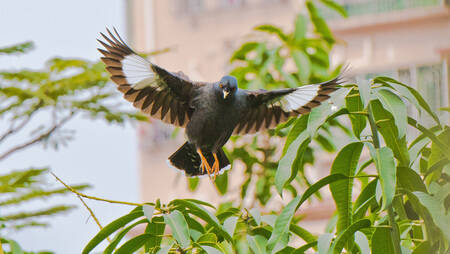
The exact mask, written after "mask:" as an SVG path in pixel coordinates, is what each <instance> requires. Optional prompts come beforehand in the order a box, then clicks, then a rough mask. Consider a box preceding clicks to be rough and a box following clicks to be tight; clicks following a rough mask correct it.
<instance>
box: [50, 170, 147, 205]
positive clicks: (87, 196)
mask: <svg viewBox="0 0 450 254" xmlns="http://www.w3.org/2000/svg"><path fill="white" fill-rule="evenodd" d="M50 174H52V175H53V176H54V177H55V178H56V180H57V181H58V182H60V183H61V184H62V185H64V187H66V188H67V189H68V190H70V191H71V192H73V193H75V194H76V195H78V196H81V197H83V198H87V199H92V200H97V201H103V202H108V203H113V204H122V205H131V206H142V205H144V204H139V203H133V202H126V201H116V200H110V199H105V198H97V197H94V196H89V195H86V194H83V193H81V192H78V191H77V190H75V189H73V188H72V187H70V186H69V185H67V184H66V183H64V182H63V181H62V180H61V179H60V178H59V177H57V176H56V175H55V174H54V173H53V172H50ZM146 204H151V203H146Z"/></svg>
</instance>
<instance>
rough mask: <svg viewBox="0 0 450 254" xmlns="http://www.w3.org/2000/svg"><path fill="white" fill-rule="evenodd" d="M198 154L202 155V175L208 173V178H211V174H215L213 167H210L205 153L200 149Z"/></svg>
mask: <svg viewBox="0 0 450 254" xmlns="http://www.w3.org/2000/svg"><path fill="white" fill-rule="evenodd" d="M197 153H198V154H199V155H200V159H201V161H202V163H201V164H200V168H201V169H202V173H205V171H206V172H207V173H208V176H209V177H210V178H211V173H212V172H213V169H212V168H211V166H209V163H208V160H207V159H206V158H205V156H203V153H202V151H201V150H200V149H197Z"/></svg>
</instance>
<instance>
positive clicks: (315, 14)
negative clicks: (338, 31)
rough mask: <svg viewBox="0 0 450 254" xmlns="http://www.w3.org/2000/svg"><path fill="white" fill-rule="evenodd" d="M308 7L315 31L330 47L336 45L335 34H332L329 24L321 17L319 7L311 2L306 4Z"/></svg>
mask: <svg viewBox="0 0 450 254" xmlns="http://www.w3.org/2000/svg"><path fill="white" fill-rule="evenodd" d="M306 7H307V8H308V13H309V16H310V18H311V21H312V23H313V25H314V31H315V32H316V33H317V34H319V35H321V36H322V38H323V39H324V40H325V41H326V42H328V44H329V45H330V46H331V45H332V44H334V42H335V40H334V38H333V34H332V33H331V31H330V28H328V25H327V22H326V21H325V20H324V19H323V18H322V17H321V16H320V14H319V11H318V10H317V7H316V6H315V5H314V4H313V2H312V1H309V0H308V1H307V2H306Z"/></svg>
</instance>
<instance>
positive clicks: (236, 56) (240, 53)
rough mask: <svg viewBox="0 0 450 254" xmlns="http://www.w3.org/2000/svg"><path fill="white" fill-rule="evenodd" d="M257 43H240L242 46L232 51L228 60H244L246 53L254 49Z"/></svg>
mask: <svg viewBox="0 0 450 254" xmlns="http://www.w3.org/2000/svg"><path fill="white" fill-rule="evenodd" d="M259 44H260V43H259V42H253V41H252V42H246V43H244V44H242V46H241V47H240V48H239V49H238V50H236V51H235V52H234V53H233V55H232V56H231V59H230V62H233V61H234V60H245V59H246V55H247V53H249V52H250V51H253V50H255V49H256V48H257V47H258V46H259Z"/></svg>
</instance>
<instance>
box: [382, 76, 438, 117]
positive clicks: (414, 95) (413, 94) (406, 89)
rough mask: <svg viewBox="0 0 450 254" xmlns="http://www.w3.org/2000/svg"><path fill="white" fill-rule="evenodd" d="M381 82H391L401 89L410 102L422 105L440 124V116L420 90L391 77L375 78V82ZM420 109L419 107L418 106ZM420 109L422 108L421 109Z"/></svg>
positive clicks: (398, 89) (397, 88)
mask: <svg viewBox="0 0 450 254" xmlns="http://www.w3.org/2000/svg"><path fill="white" fill-rule="evenodd" d="M379 81H381V82H388V83H391V84H392V86H393V87H394V88H395V89H396V90H397V91H399V92H400V93H401V94H402V95H403V96H405V97H406V99H408V100H409V101H410V102H412V103H413V104H416V105H417V104H418V105H420V106H421V107H422V108H423V109H425V111H426V112H427V113H428V114H430V116H431V117H433V119H434V120H435V121H436V123H437V124H438V125H440V122H439V118H438V117H437V115H436V114H435V113H434V112H433V110H431V108H430V105H428V103H427V102H426V101H425V100H424V99H423V97H422V96H421V95H420V93H419V92H418V91H416V90H415V89H414V88H412V87H410V86H408V85H405V84H403V83H401V82H398V81H397V80H395V79H393V78H389V77H377V78H375V79H374V82H375V83H378V82H379ZM418 109H419V108H418ZM419 110H420V109H419Z"/></svg>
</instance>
